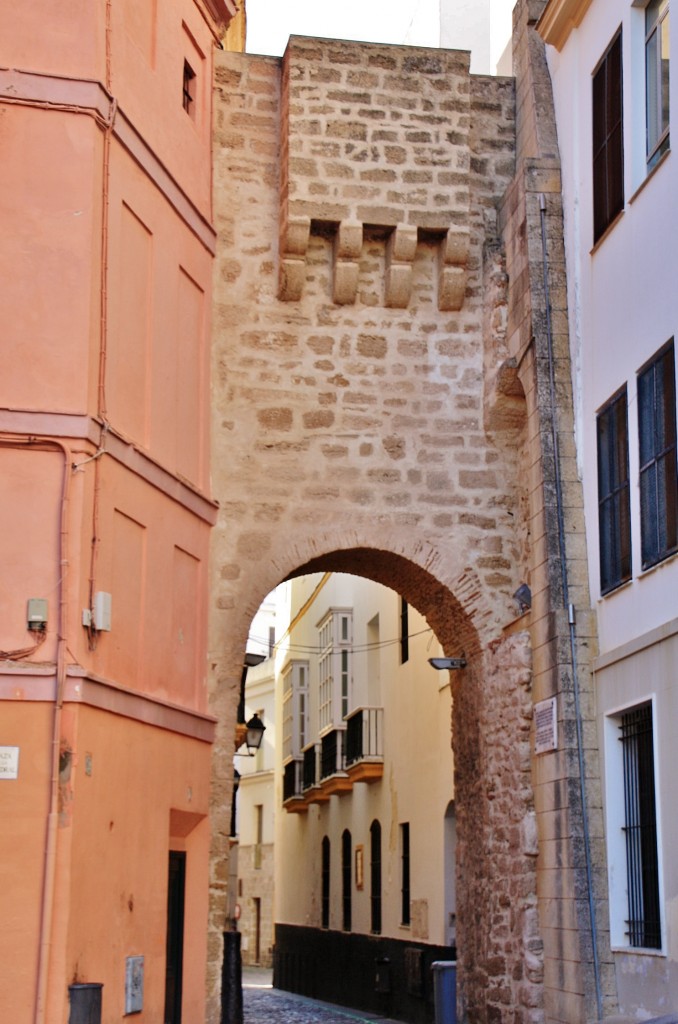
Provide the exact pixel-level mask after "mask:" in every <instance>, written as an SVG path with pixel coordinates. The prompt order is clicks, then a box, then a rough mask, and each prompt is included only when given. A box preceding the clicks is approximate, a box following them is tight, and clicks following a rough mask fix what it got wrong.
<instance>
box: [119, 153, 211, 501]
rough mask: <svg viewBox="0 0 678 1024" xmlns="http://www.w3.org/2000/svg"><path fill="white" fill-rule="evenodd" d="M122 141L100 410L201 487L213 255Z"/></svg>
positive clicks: (204, 471)
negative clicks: (174, 211)
mask: <svg viewBox="0 0 678 1024" xmlns="http://www.w3.org/2000/svg"><path fill="white" fill-rule="evenodd" d="M169 212H170V211H169V207H168V203H167V201H166V199H165V198H164V197H163V196H162V195H161V193H160V192H159V191H158V189H157V188H156V187H155V186H154V185H153V184H152V183H151V182H150V181H149V179H148V178H147V177H146V176H145V175H144V174H143V172H142V171H141V170H140V169H139V167H138V166H137V165H136V164H135V163H134V161H133V160H132V159H131V158H130V157H129V156H128V154H127V153H126V152H125V151H124V150H123V148H122V147H121V146H118V145H115V146H114V147H113V150H112V153H111V186H110V215H109V237H110V245H109V290H108V291H109V303H108V308H109V329H108V346H107V348H108V351H107V360H106V367H107V372H106V409H107V413H108V417H109V419H110V421H111V423H112V424H113V426H114V427H115V429H116V430H118V431H119V432H120V433H122V434H123V435H124V436H126V437H129V438H130V439H132V440H134V441H137V442H138V443H139V444H140V445H141V446H142V447H144V448H146V449H147V450H148V451H149V452H150V454H151V455H152V456H153V458H155V459H157V460H158V461H159V462H162V463H163V465H164V466H166V467H167V468H168V469H169V470H170V471H171V472H178V473H180V474H181V476H182V477H183V478H184V479H186V480H189V481H190V482H191V483H192V484H194V485H195V486H197V487H199V488H202V489H207V486H208V482H209V478H208V465H207V464H208V429H209V419H208V403H209V382H208V377H207V364H208V340H209V338H208V329H209V308H210V300H211V274H212V262H211V256H210V254H209V253H208V252H207V251H206V250H205V248H204V247H203V246H202V245H201V244H200V242H199V241H198V240H197V239H196V238H195V236H194V235H193V234H192V233H191V232H190V231H189V229H188V228H187V227H186V226H185V225H184V223H183V222H182V221H181V220H180V219H179V218H178V217H176V216H168V213H169Z"/></svg>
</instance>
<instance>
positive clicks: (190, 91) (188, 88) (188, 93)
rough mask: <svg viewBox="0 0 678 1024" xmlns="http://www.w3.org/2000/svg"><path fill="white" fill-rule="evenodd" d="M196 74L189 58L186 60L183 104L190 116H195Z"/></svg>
mask: <svg viewBox="0 0 678 1024" xmlns="http://www.w3.org/2000/svg"><path fill="white" fill-rule="evenodd" d="M196 81H197V79H196V74H195V71H194V70H193V68H192V67H191V65H190V64H189V63H188V61H187V60H184V73H183V83H182V98H181V104H182V106H183V108H184V110H185V111H186V113H187V114H188V116H189V117H194V116H195V114H194V111H195V87H196Z"/></svg>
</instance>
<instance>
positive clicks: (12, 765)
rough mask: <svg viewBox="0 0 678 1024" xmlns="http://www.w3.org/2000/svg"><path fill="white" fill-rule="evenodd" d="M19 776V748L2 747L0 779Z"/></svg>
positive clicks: (0, 751) (0, 752) (0, 749)
mask: <svg viewBox="0 0 678 1024" xmlns="http://www.w3.org/2000/svg"><path fill="white" fill-rule="evenodd" d="M18 778H19V748H18V747H0V779H18Z"/></svg>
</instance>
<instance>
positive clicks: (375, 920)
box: [370, 819, 381, 935]
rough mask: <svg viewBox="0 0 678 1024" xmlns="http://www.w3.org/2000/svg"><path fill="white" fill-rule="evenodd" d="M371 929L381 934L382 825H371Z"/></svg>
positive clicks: (374, 933) (374, 932)
mask: <svg viewBox="0 0 678 1024" xmlns="http://www.w3.org/2000/svg"><path fill="white" fill-rule="evenodd" d="M370 931H371V932H372V934H373V935H381V825H380V824H379V822H378V821H376V819H375V821H373V822H372V824H371V825H370Z"/></svg>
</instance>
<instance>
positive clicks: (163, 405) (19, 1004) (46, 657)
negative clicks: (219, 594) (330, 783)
mask: <svg viewBox="0 0 678 1024" xmlns="http://www.w3.org/2000/svg"><path fill="white" fill-rule="evenodd" d="M235 13H236V11H235V6H234V5H233V4H232V3H231V0H163V3H155V2H150V0H149V2H145V3H139V2H138V0H122V2H119V3H115V4H110V3H104V2H103V0H97V2H95V3H87V4H83V3H80V2H77V0H66V2H65V3H61V4H59V5H54V4H52V3H47V2H44V0H40V2H39V4H38V9H36V5H35V4H32V5H29V6H27V7H24V6H22V5H16V6H15V8H14V10H13V11H12V16H11V19H7V20H6V22H5V25H4V27H3V42H2V51H3V52H2V56H1V57H0V126H1V127H0V134H1V136H2V150H3V159H2V161H1V163H0V197H1V198H0V203H1V204H2V207H3V209H2V222H3V228H4V230H3V233H2V241H1V242H0V272H1V277H2V282H3V287H2V294H1V297H0V306H1V309H2V316H1V321H2V343H1V344H0V479H1V480H2V487H3V501H2V502H1V503H0V564H2V566H3V572H2V577H1V579H0V702H1V703H0V799H1V801H2V807H3V813H4V818H5V822H6V823H7V824H6V826H5V827H4V828H3V830H2V833H1V835H0V879H1V884H0V892H1V894H2V895H1V896H0V908H1V911H0V912H1V916H2V920H3V922H4V926H5V929H6V933H7V935H8V937H11V945H12V957H11V964H12V969H11V970H6V971H4V972H3V974H2V980H1V981H0V1005H2V1007H3V1017H4V1018H5V1019H7V1020H11V1021H13V1022H14V1024H28V1022H29V1021H34V1022H36V1024H39V1022H41V1021H49V1024H62V1022H66V1021H67V1020H68V1019H69V1013H72V1012H73V1005H75V1004H77V1005H80V1006H83V1005H84V1001H86V1000H92V1001H94V1002H95V1001H96V1000H97V999H99V998H100V999H101V1002H102V1018H101V1019H102V1020H103V1021H106V1022H108V1021H113V1020H119V1019H120V1017H121V1016H122V1015H123V1014H124V1013H126V1012H136V1011H138V1010H139V1009H140V1011H141V1012H140V1013H139V1014H137V1019H138V1020H139V1021H144V1020H148V1021H151V1020H153V1021H157V1020H160V1019H163V1020H165V1021H175V1020H176V1021H178V1020H179V1015H180V1013H181V1010H182V1008H183V1019H184V1020H186V1021H188V1020H202V1019H204V1016H205V1014H204V1006H205V992H206V988H205V973H206V963H207V938H206V935H207V927H206V922H207V914H208V907H207V892H206V887H205V885H204V879H205V877H206V875H207V873H208V863H209V824H208V818H207V814H208V797H209V776H210V753H211V741H212V739H213V733H214V719H213V718H212V717H211V716H210V715H209V714H208V701H207V688H206V678H205V674H206V665H207V659H206V645H207V635H206V625H205V623H206V602H207V585H208V571H207V558H208V547H209V535H210V528H211V525H212V524H213V523H214V521H215V505H214V502H213V501H212V499H211V496H210V486H209V449H208V441H209V415H210V414H209V331H210V305H211V274H212V262H213V255H214V250H215V232H214V229H213V226H212V210H211V130H212V124H211V85H212V56H213V53H214V50H215V47H217V46H221V45H222V44H221V39H222V38H223V36H224V32H225V30H226V29H227V27H228V26H229V23H231V22H232V19H233V18H234V15H235ZM182 916H183V929H182V927H181V921H182ZM182 933H183V949H182V942H181V938H180V936H181V935H182ZM166 962H167V971H166V969H165V967H166ZM100 986H101V987H100ZM69 1003H70V1009H69ZM163 1013H164V1016H163V1017H161V1014H163Z"/></svg>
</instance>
